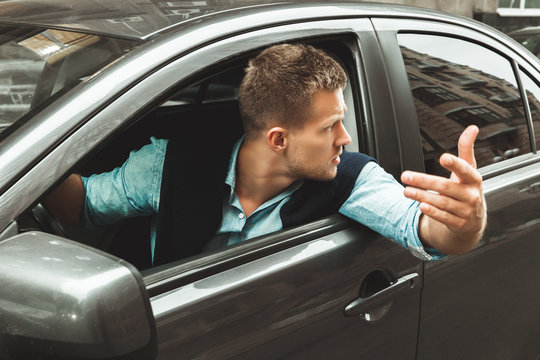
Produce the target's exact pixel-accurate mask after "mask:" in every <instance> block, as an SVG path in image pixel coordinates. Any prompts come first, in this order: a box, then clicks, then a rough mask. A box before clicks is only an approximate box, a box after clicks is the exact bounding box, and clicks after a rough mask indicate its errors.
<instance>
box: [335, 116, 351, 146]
mask: <svg viewBox="0 0 540 360" xmlns="http://www.w3.org/2000/svg"><path fill="white" fill-rule="evenodd" d="M335 143H336V146H339V147H341V146H345V145H349V144H350V143H351V136H350V135H349V133H348V132H347V129H345V125H344V124H343V122H342V121H340V125H339V129H338V133H337V136H336V141H335Z"/></svg>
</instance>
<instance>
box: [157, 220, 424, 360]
mask: <svg viewBox="0 0 540 360" xmlns="http://www.w3.org/2000/svg"><path fill="white" fill-rule="evenodd" d="M336 217H340V216H339V215H336ZM333 221H334V222H335V221H347V222H348V223H349V224H348V225H347V227H346V228H345V229H344V230H339V231H337V232H332V231H331V230H330V233H329V234H327V235H324V236H322V235H321V236H320V237H319V236H317V239H316V240H312V241H309V242H306V243H301V244H299V245H296V246H292V247H290V248H287V249H284V250H282V251H279V252H276V253H273V254H271V255H268V256H265V257H262V258H259V259H256V260H254V261H251V262H248V263H245V264H242V265H240V266H237V267H234V268H232V269H230V270H227V271H224V272H221V273H216V274H215V275H212V276H208V277H204V278H202V279H200V280H198V281H194V282H192V283H190V284H188V285H185V286H182V287H179V288H177V289H175V290H172V291H170V292H168V293H164V294H161V295H157V296H154V297H153V298H152V300H151V303H152V307H153V309H154V315H155V317H156V324H157V328H158V340H159V343H160V350H159V354H160V357H159V358H160V359H183V358H186V359H188V358H201V359H204V358H230V357H234V358H239V359H253V358H254V357H257V358H263V359H276V358H287V359H305V358H321V359H322V358H336V359H338V358H339V359H346V358H362V359H388V358H400V359H413V358H414V353H415V348H416V325H417V315H418V314H417V313H418V302H417V300H418V297H419V294H420V289H421V286H420V283H419V282H418V283H416V284H415V286H411V285H410V284H409V285H408V286H407V288H408V291H404V292H400V293H397V294H395V296H391V297H388V298H386V299H385V301H384V302H382V303H379V304H374V307H373V308H372V310H371V311H370V312H371V313H372V314H376V313H377V312H379V316H380V317H381V318H380V319H379V320H377V321H367V320H366V319H365V318H363V317H361V316H359V315H358V316H351V317H346V316H345V315H344V310H345V308H346V307H347V305H348V304H350V303H351V302H352V301H353V300H355V299H356V298H358V296H359V294H360V292H361V288H362V287H363V284H364V287H366V286H367V287H373V288H374V287H376V286H382V287H384V286H387V285H386V284H384V285H383V284H380V281H381V280H380V277H376V276H375V277H374V276H370V274H372V273H373V272H376V273H380V274H386V275H387V276H388V277H389V278H388V280H389V281H394V280H396V279H398V278H400V277H403V276H404V275H407V274H411V273H412V274H419V273H420V271H421V263H420V262H419V261H418V260H417V259H415V258H414V257H412V255H410V254H409V253H408V252H407V251H406V250H405V249H403V248H401V247H400V246H398V245H396V244H393V243H392V242H390V241H389V240H387V239H384V238H382V237H380V236H379V235H377V234H375V233H373V232H371V231H369V230H367V229H365V228H363V227H361V226H359V225H354V224H352V223H350V221H349V220H336V219H333ZM319 232H321V231H320V230H319ZM258 241H265V242H272V236H268V237H267V238H266V239H262V240H258ZM370 291H373V292H375V290H374V289H372V290H370ZM373 316H374V317H375V315H373ZM390 344H391V345H392V346H390ZM201 349H207V350H206V351H204V352H201Z"/></svg>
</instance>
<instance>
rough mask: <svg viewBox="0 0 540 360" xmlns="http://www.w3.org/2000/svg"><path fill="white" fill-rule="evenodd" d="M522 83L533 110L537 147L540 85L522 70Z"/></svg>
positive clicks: (539, 131)
mask: <svg viewBox="0 0 540 360" xmlns="http://www.w3.org/2000/svg"><path fill="white" fill-rule="evenodd" d="M519 74H520V75H519V76H520V78H521V83H522V84H523V87H524V88H525V92H526V93H527V102H528V103H529V109H530V110H531V117H532V121H533V128H534V138H535V139H536V149H538V147H539V146H540V87H539V86H538V84H537V83H536V82H535V81H533V80H532V79H531V77H530V76H529V75H527V74H526V73H524V72H523V71H521V70H520V72H519Z"/></svg>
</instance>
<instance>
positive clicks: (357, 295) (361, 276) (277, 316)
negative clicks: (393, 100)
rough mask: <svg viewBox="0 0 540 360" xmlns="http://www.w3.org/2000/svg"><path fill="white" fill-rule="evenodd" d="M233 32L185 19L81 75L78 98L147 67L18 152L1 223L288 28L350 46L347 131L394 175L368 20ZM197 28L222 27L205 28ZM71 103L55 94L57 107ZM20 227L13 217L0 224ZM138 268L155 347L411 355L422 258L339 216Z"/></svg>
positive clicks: (285, 37) (208, 354)
mask: <svg viewBox="0 0 540 360" xmlns="http://www.w3.org/2000/svg"><path fill="white" fill-rule="evenodd" d="M257 26H258V27H260V24H259V23H257ZM235 33H239V35H235V36H232V37H223V29H222V27H220V26H216V24H213V25H212V26H210V27H208V28H205V27H201V28H198V29H197V30H196V31H195V30H193V31H188V30H186V31H185V32H182V31H180V32H179V33H178V34H177V36H171V37H170V38H162V39H158V40H156V41H155V42H153V43H152V45H149V46H148V47H146V48H144V47H141V49H138V50H137V51H135V52H134V54H133V55H130V57H128V58H127V59H124V60H123V63H116V64H113V66H111V67H110V68H108V69H105V70H104V71H103V73H102V74H100V76H99V77H98V78H97V80H96V81H95V82H89V83H88V84H84V87H82V88H81V92H80V93H79V94H78V95H77V97H76V99H79V100H81V101H82V99H83V98H85V94H107V92H106V91H105V90H107V91H110V89H113V88H114V89H116V86H117V84H118V81H121V82H123V83H125V82H126V78H127V76H128V74H132V73H133V71H135V70H136V71H137V74H138V76H139V75H140V74H141V73H144V74H143V75H144V76H143V75H141V77H140V79H138V80H137V81H136V82H135V81H133V82H130V84H129V88H128V89H127V90H126V89H124V90H122V92H121V93H115V95H114V97H113V98H111V99H109V101H108V102H106V103H104V104H103V105H100V107H99V108H96V109H94V111H93V113H92V116H88V117H87V118H86V120H85V121H84V122H81V123H80V124H78V125H77V127H73V128H70V130H69V136H67V135H68V133H66V136H65V137H64V138H63V140H62V141H60V142H59V143H58V144H56V145H55V146H54V148H51V149H48V150H47V153H46V154H45V155H43V157H40V158H38V159H36V160H35V161H33V162H32V163H29V164H25V166H28V171H26V172H25V173H24V175H23V176H22V177H21V178H20V179H18V180H17V181H16V182H14V184H12V186H10V187H9V189H8V190H6V191H5V192H4V193H3V194H2V195H1V197H0V201H1V202H2V204H4V206H5V207H6V209H7V208H9V211H8V210H3V212H2V210H0V212H1V213H2V216H3V217H2V219H3V221H4V223H7V222H9V220H11V219H14V220H16V219H15V218H16V217H17V215H18V214H20V213H21V212H23V211H24V210H25V209H28V208H29V207H31V206H33V205H35V203H36V197H37V195H36V194H43V193H45V192H46V191H47V190H48V189H49V188H50V187H51V186H53V185H54V184H55V183H57V182H58V181H60V180H61V179H62V178H63V177H65V176H66V174H68V173H69V172H71V171H73V169H74V168H76V167H78V166H79V165H80V162H82V161H83V160H85V159H87V158H88V157H90V156H91V155H93V154H94V153H95V152H96V151H97V149H99V148H101V147H102V146H103V144H104V142H105V141H106V140H107V141H108V140H110V139H111V138H112V137H114V136H119V137H122V135H123V133H122V131H123V130H124V129H126V128H128V127H129V126H131V127H130V128H133V126H136V122H137V120H138V119H139V118H142V117H144V115H145V114H147V113H148V112H149V111H150V110H151V109H153V108H155V106H157V104H162V103H163V102H164V101H166V100H167V99H168V98H169V97H170V96H171V94H173V93H176V92H177V91H178V90H179V89H180V90H181V89H183V88H186V87H189V86H191V85H193V82H196V81H199V80H201V79H204V78H208V77H212V76H213V75H215V74H217V73H220V72H222V71H223V70H224V68H227V66H229V65H230V64H231V63H234V61H235V59H236V58H238V57H245V56H247V55H252V54H254V53H256V52H257V51H259V50H260V49H262V48H264V47H266V46H268V45H270V44H274V43H277V42H282V41H304V42H308V43H317V42H318V41H325V42H326V43H332V42H336V43H340V44H341V45H342V46H344V47H346V48H347V49H348V52H349V55H348V56H347V57H346V58H344V61H345V62H346V63H345V65H346V66H347V68H348V72H349V76H350V84H351V85H350V90H349V91H350V94H349V95H348V99H349V100H348V101H349V104H350V105H349V106H350V110H349V113H354V114H356V115H355V116H354V117H353V118H352V124H350V125H351V126H352V127H353V129H354V128H355V129H354V131H352V130H351V127H349V130H350V131H351V133H352V135H353V139H356V140H354V143H353V144H352V145H351V147H350V148H351V149H352V150H356V149H361V150H363V151H366V152H367V153H369V154H370V155H372V156H375V157H377V158H378V159H379V160H380V162H381V164H383V165H385V166H386V165H388V168H389V171H391V172H392V173H393V174H395V173H396V171H397V170H398V169H399V168H401V167H402V164H401V162H400V160H399V159H400V157H399V156H397V155H396V153H393V151H397V150H399V149H398V148H397V146H396V145H395V144H394V145H393V146H392V147H388V148H387V149H384V150H383V149H379V148H378V147H377V146H376V143H375V142H374V139H373V136H372V135H373V133H374V126H373V124H374V123H375V122H377V121H379V120H380V121H384V122H385V124H386V125H385V126H387V127H386V128H385V129H384V131H385V132H387V133H388V134H389V137H391V138H396V137H397V132H396V129H395V128H394V126H393V125H392V124H393V123H394V122H393V121H392V119H386V117H385V116H383V115H389V116H393V115H392V113H391V111H390V112H389V110H388V106H387V105H386V104H385V103H384V102H382V101H373V97H374V96H376V97H379V98H381V99H382V98H386V97H388V91H389V89H388V83H387V82H386V81H381V80H384V72H381V71H380V70H381V57H380V53H379V50H378V45H377V42H376V38H375V36H374V33H373V29H372V25H371V23H370V22H369V20H368V19H348V20H325V21H309V22H303V23H299V24H289V25H283V26H273V27H270V26H269V27H266V28H263V29H261V30H254V31H251V32H248V31H240V29H239V30H238V31H236V32H235ZM201 34H204V36H205V37H206V38H213V39H219V40H215V41H205V40H204V39H202V38H201ZM321 39H322V40H321ZM186 44H191V45H186ZM173 49H174V51H177V53H175V54H173V53H172V52H173ZM156 59H163V62H164V63H158V62H157V61H156ZM151 64H153V65H152V67H153V68H152V69H149V67H150V65H151ZM381 76H382V77H381ZM115 81H116V82H115ZM66 101H67V100H66ZM69 105H70V104H69V103H63V106H64V107H63V108H62V109H67V108H69V107H70V106H69ZM71 108H73V107H71ZM62 109H60V110H62ZM353 110H354V112H353ZM50 111H51V112H50V114H49V113H45V114H43V115H42V116H43V117H46V116H50V117H51V119H53V118H54V116H55V112H54V110H50ZM43 121H46V120H43ZM134 123H135V124H134ZM178 128H180V129H181V128H182V127H181V124H180V126H178V125H176V127H175V129H178ZM36 131H37V130H36ZM59 159H60V160H59ZM396 159H397V160H396ZM21 194H24V195H21ZM9 217H14V218H9ZM19 230H20V229H19ZM16 232H17V224H16V223H12V226H10V227H9V231H8V232H5V233H4V234H5V236H9V235H11V234H12V233H16ZM142 274H143V277H144V281H145V284H146V288H147V291H148V293H149V295H150V302H151V307H152V311H153V315H154V318H155V322H156V327H157V341H158V347H159V349H158V358H159V359H193V358H200V359H209V358H220V359H222V358H245V359H252V358H254V357H257V358H290V359H294V358H297V359H304V358H307V357H311V358H342V359H348V358H365V359H389V358H399V359H414V358H415V353H416V343H417V330H418V316H419V305H420V291H421V283H422V280H421V279H422V262H421V261H420V260H418V259H416V258H415V257H413V256H412V255H411V254H410V253H409V251H407V250H406V249H403V248H402V247H400V246H398V245H396V244H394V243H393V242H392V241H390V240H388V239H385V238H383V237H381V236H379V235H377V234H376V233H374V232H373V231H371V230H369V229H367V228H365V227H363V226H361V225H358V224H355V223H353V222H351V221H350V220H347V219H345V218H343V217H342V216H340V215H333V216H330V217H328V218H324V219H321V220H318V221H315V222H313V223H309V224H305V225H303V226H300V227H297V228H292V229H287V230H283V231H280V232H277V233H274V234H270V235H267V236H263V237H260V238H257V239H253V240H251V241H247V242H245V243H242V244H239V245H235V246H232V247H229V248H227V249H225V250H219V251H215V252H210V253H205V254H201V255H200V256H198V257H195V258H190V259H185V260H182V261H179V262H175V263H171V264H166V265H163V266H160V267H156V268H151V269H148V270H145V271H143V272H142Z"/></svg>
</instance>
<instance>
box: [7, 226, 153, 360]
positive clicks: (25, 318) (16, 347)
mask: <svg viewBox="0 0 540 360" xmlns="http://www.w3.org/2000/svg"><path fill="white" fill-rule="evenodd" d="M0 288H1V289H2V291H1V292H0V358H4V356H5V357H7V358H9V359H11V358H15V359H17V358H22V359H48V358H54V359H63V358H69V359H127V358H129V359H153V358H155V357H156V353H157V341H156V327H155V322H154V317H153V314H152V309H151V306H150V301H149V299H148V294H147V292H146V288H145V286H144V283H143V280H142V277H141V275H140V273H139V272H138V271H137V269H135V267H133V266H132V265H131V264H129V263H127V262H125V261H124V260H121V259H118V258H116V257H114V256H112V255H109V254H107V253H104V252H101V251H99V250H97V249H94V248H91V247H88V246H85V245H82V244H80V243H76V242H73V241H70V240H66V239H64V238H61V237H58V236H55V235H51V234H46V233H41V232H28V233H24V234H20V235H16V236H14V237H12V238H9V239H7V240H5V241H3V242H1V243H0Z"/></svg>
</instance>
